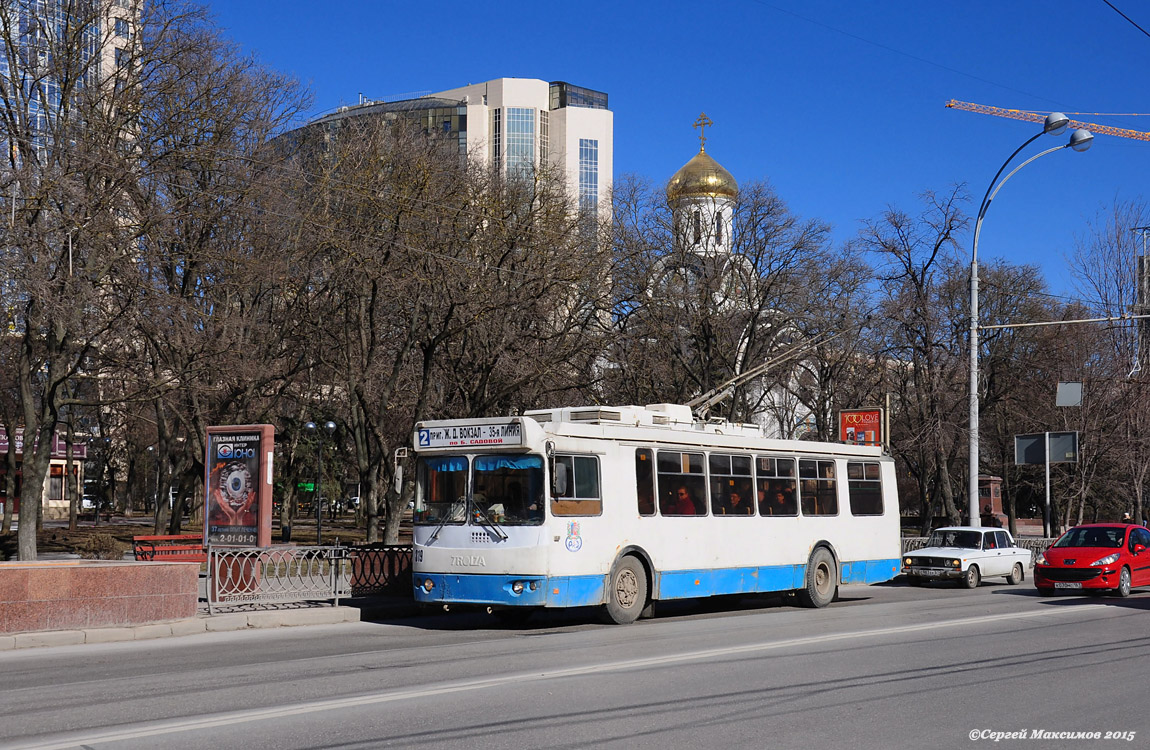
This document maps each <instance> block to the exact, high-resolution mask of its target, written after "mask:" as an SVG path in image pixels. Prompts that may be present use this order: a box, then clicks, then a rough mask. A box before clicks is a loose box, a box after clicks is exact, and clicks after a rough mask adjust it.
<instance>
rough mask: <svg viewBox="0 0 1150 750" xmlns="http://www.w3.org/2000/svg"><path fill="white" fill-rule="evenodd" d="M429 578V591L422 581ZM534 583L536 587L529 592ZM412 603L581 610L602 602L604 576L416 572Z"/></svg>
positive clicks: (604, 583)
mask: <svg viewBox="0 0 1150 750" xmlns="http://www.w3.org/2000/svg"><path fill="white" fill-rule="evenodd" d="M428 579H430V580H431V582H432V584H433V586H432V589H431V591H430V592H428V591H427V590H425V589H424V588H423V582H424V581H425V580H428ZM515 581H523V582H524V583H525V584H526V585H525V586H524V590H523V591H522V592H521V593H519V594H516V593H515V592H514V591H512V589H511V584H512V583H513V582H515ZM532 582H535V583H537V584H538V588H537V589H536V590H535V591H532V590H531V589H530V584H531V583H532ZM414 584H415V585H414V586H413V589H414V592H415V600H416V601H417V602H425V603H443V602H447V603H452V602H454V603H458V604H504V605H513V606H517V607H585V606H590V605H594V604H602V603H603V594H604V592H605V591H606V585H607V578H606V576H554V577H551V578H547V577H545V576H524V575H471V574H458V575H457V574H451V573H447V574H444V573H416V574H415V578H414Z"/></svg>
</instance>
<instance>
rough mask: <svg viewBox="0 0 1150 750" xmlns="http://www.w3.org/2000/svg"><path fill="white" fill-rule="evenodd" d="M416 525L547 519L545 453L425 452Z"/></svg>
mask: <svg viewBox="0 0 1150 750" xmlns="http://www.w3.org/2000/svg"><path fill="white" fill-rule="evenodd" d="M416 482H417V490H416V500H415V523H417V524H431V525H436V526H438V525H440V524H464V523H468V524H476V523H479V524H480V525H486V524H489V523H497V524H499V525H500V526H531V525H537V524H540V523H542V522H543V508H544V501H543V457H542V456H537V455H531V454H516V455H477V456H434V457H430V456H429V457H421V458H420V459H419V463H418V474H417V479H416Z"/></svg>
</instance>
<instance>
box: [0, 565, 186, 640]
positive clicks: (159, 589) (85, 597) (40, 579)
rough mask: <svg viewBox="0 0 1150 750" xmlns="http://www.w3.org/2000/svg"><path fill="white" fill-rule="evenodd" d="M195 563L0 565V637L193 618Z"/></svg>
mask: <svg viewBox="0 0 1150 750" xmlns="http://www.w3.org/2000/svg"><path fill="white" fill-rule="evenodd" d="M199 570H200V565H199V563H194V562H130V561H123V562H121V561H118V560H116V561H113V560H59V561H44V562H31V563H24V562H3V563H0V633H21V632H28V631H37V630H71V629H80V628H99V627H108V626H116V625H140V624H144V623H149V622H158V621H161V620H176V619H182V618H186V617H194V616H195V614H196V603H197V601H198V599H199V583H198V581H199Z"/></svg>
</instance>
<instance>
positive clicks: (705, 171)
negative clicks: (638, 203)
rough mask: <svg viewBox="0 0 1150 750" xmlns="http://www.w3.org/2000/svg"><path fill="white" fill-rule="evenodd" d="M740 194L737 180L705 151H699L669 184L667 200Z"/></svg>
mask: <svg viewBox="0 0 1150 750" xmlns="http://www.w3.org/2000/svg"><path fill="white" fill-rule="evenodd" d="M738 194H739V184H738V183H737V182H735V178H734V177H732V176H731V173H730V172H728V171H727V170H725V169H723V167H722V166H721V165H720V164H719V162H717V161H715V160H714V159H712V158H711V157H710V156H708V155H707V152H706V151H704V150H703V149H699V153H697V154H695V156H694V158H692V159H691V160H690V161H689V162H687V163H686V164H684V165H683V167H682V168H681V169H680V170H679V171H678V172H676V173H675V176H674V177H672V178H671V181H670V182H668V183H667V198H669V199H671V200H675V199H676V198H684V197H689V196H709V197H712V198H714V197H717V196H720V195H725V196H727V197H730V198H734V197H736V196H737V195H738Z"/></svg>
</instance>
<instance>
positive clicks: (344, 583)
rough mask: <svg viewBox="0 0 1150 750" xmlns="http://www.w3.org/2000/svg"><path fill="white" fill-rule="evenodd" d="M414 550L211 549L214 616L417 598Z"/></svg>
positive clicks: (375, 546) (210, 589) (210, 598)
mask: <svg viewBox="0 0 1150 750" xmlns="http://www.w3.org/2000/svg"><path fill="white" fill-rule="evenodd" d="M411 552H412V548H411V545H409V544H408V545H391V546H388V545H383V544H370V545H363V546H359V547H344V546H335V547H292V546H284V547H267V548H261V547H209V548H208V582H207V583H208V586H207V588H208V612H209V613H211V612H213V610H214V608H216V607H223V606H227V607H235V606H241V605H245V604H250V605H265V606H266V605H270V604H280V603H287V602H302V601H313V600H321V601H325V600H331V602H332V605H333V606H338V605H339V600H340V599H341V598H346V597H349V596H371V595H388V596H408V597H410V596H411Z"/></svg>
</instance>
